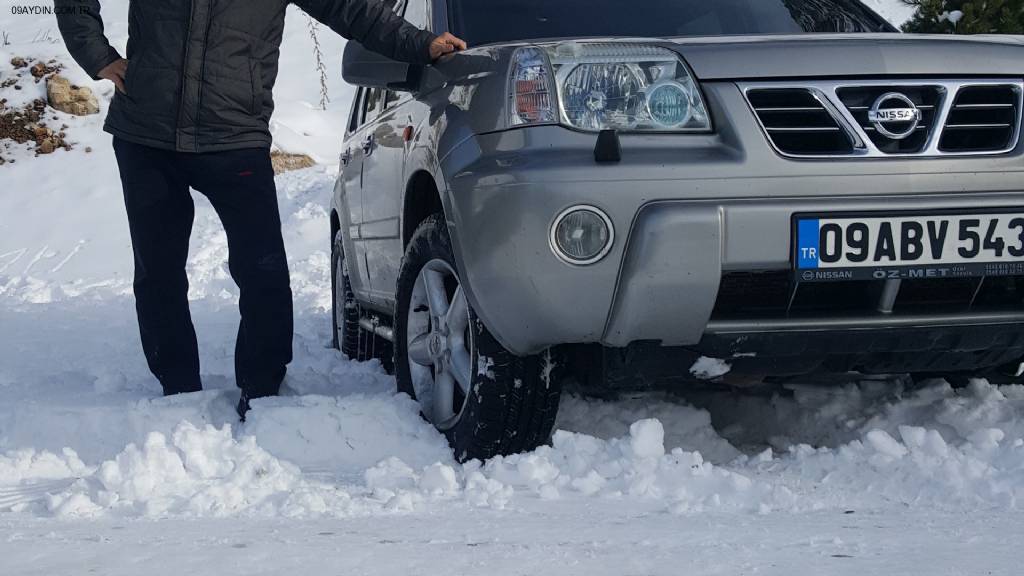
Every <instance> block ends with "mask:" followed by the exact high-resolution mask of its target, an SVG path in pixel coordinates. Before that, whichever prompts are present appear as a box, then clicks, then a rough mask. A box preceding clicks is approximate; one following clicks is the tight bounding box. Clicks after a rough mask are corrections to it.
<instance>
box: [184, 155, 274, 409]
mask: <svg viewBox="0 0 1024 576" xmlns="http://www.w3.org/2000/svg"><path fill="white" fill-rule="evenodd" d="M189 161H190V162H191V164H192V170H191V174H192V178H193V179H192V182H193V186H194V187H195V188H196V189H197V190H199V191H200V192H202V193H203V194H205V195H206V196H207V197H208V198H209V199H210V203H211V204H213V207H214V209H215V210H216V211H217V214H218V215H219V216H220V219H221V222H222V223H223V225H224V230H225V231H226V232H227V237H228V251H229V256H228V267H229V269H230V271H231V277H232V278H233V279H234V280H235V283H236V284H238V288H239V294H240V297H239V311H240V312H241V317H242V319H241V323H240V324H239V328H238V340H237V342H236V346H235V377H236V379H237V382H238V387H239V388H241V389H243V390H244V391H245V392H246V395H247V396H248V397H249V398H259V397H261V396H269V395H274V394H277V393H278V390H279V388H280V385H281V381H282V380H283V379H284V375H285V370H286V366H287V365H288V363H289V362H291V359H292V332H293V320H292V291H291V285H290V281H289V276H288V260H287V258H286V256H285V249H284V239H283V238H282V236H281V217H280V214H279V212H278V206H277V189H276V187H275V185H274V171H273V168H272V166H271V164H270V154H269V151H268V150H266V149H259V148H256V149H246V150H233V151H229V152H218V153H211V154H201V155H197V156H195V157H193V158H190V160H189Z"/></svg>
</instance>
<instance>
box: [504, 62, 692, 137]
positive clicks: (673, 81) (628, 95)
mask: <svg viewBox="0 0 1024 576" xmlns="http://www.w3.org/2000/svg"><path fill="white" fill-rule="evenodd" d="M509 92H510V95H511V99H512V107H511V109H512V118H511V123H512V125H522V124H533V123H552V122H554V121H555V119H556V118H557V119H558V121H560V122H561V123H562V124H564V125H566V126H570V127H572V128H577V129H580V130H589V131H600V130H608V129H613V130H619V131H623V132H645V131H646V132H664V131H669V132H689V131H707V130H709V129H710V128H711V124H710V122H709V120H708V113H707V108H705V106H704V101H703V99H702V97H701V94H700V90H699V89H698V87H697V84H696V82H695V81H694V79H693V75H692V74H691V73H690V70H689V68H688V67H687V66H686V63H685V62H683V61H682V59H680V58H679V56H678V55H677V54H676V53H675V52H672V51H671V50H668V49H665V48H661V47H659V46H649V45H645V44H626V43H610V42H604V43H578V42H566V43H563V44H558V45H553V46H545V47H543V48H541V47H532V46H531V47H525V48H520V49H519V50H517V51H516V53H515V55H514V56H513V63H512V75H511V81H510V86H509ZM556 108H557V109H556Z"/></svg>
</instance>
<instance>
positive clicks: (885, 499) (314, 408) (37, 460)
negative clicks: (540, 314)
mask: <svg viewBox="0 0 1024 576" xmlns="http://www.w3.org/2000/svg"><path fill="white" fill-rule="evenodd" d="M871 4H872V5H875V4H879V3H878V2H871ZM126 5H127V2H126V0H110V1H107V2H104V4H103V10H104V16H105V18H106V19H107V21H108V32H110V34H111V37H112V38H113V39H114V43H115V45H117V46H118V47H122V48H123V45H124V41H125V36H124V35H125V33H126V31H125V26H124V25H123V23H122V22H123V16H120V15H119V14H123V11H124V8H125V7H126ZM880 5H881V6H882V7H883V8H884V10H883V13H885V14H886V15H887V16H889V17H891V18H893V17H894V16H893V15H899V14H904V13H906V9H905V8H904V7H903V6H902V4H900V3H894V2H885V3H882V4H880ZM288 17H289V20H288V29H287V31H286V43H285V46H284V47H283V49H282V57H283V63H282V79H281V82H280V83H279V86H278V89H277V92H276V96H277V98H278V108H277V112H276V113H275V117H274V127H273V130H274V134H275V139H276V145H278V146H279V147H282V148H285V149H287V150H288V151H290V152H308V153H311V154H313V155H314V157H315V158H317V159H318V160H319V161H321V164H320V165H318V166H316V167H314V168H310V169H307V170H302V171H298V172H292V173H288V174H284V175H282V176H280V177H279V178H278V180H277V184H278V189H279V203H280V209H281V214H282V221H283V224H284V230H285V240H286V243H287V246H288V251H289V258H290V261H289V265H290V269H291V270H292V280H293V290H294V293H295V299H296V338H295V361H294V363H293V364H292V366H291V368H290V371H289V376H288V380H287V382H286V387H285V389H284V394H283V395H282V396H281V397H278V398H269V399H260V400H255V401H254V402H253V410H252V412H251V414H250V417H249V418H248V419H247V421H246V422H245V423H244V424H241V423H239V422H238V419H237V416H236V415H235V413H234V402H235V401H236V400H237V391H236V390H235V389H234V387H233V376H232V374H233V362H232V353H233V342H234V334H235V330H236V326H237V299H238V293H237V289H236V288H235V286H234V284H233V283H232V281H231V279H230V275H229V274H228V271H227V267H226V255H227V243H226V239H225V237H224V234H223V232H222V230H221V228H220V225H219V223H218V221H217V219H216V216H215V214H214V213H213V210H212V208H211V207H210V206H209V204H208V202H206V201H205V199H203V198H202V196H201V195H196V198H197V216H196V223H195V229H194V233H193V241H192V247H191V252H190V259H189V264H188V274H189V278H190V283H191V287H190V293H189V297H190V299H191V304H192V311H193V317H194V320H195V323H196V327H197V331H198V333H199V338H200V349H201V354H202V358H201V360H202V375H203V380H204V384H205V387H206V390H205V391H204V392H201V393H197V394H190V395H185V396H179V397H173V398H162V397H159V387H158V385H157V383H156V382H155V380H154V379H153V378H152V376H151V375H150V374H149V373H148V371H147V369H146V366H145V361H144V358H143V356H142V352H141V348H140V346H139V343H138V337H137V331H136V326H135V320H134V309H133V300H132V297H131V275H132V270H131V266H132V261H131V251H130V244H129V241H128V233H127V226H126V222H125V217H124V209H123V206H122V205H121V197H120V189H119V185H118V177H117V170H116V165H115V164H114V159H113V155H112V153H111V152H110V145H109V137H108V136H107V135H105V134H104V133H102V132H101V131H100V125H101V122H102V114H101V115H99V116H94V117H88V118H75V117H65V116H63V115H59V116H58V117H59V119H60V122H62V123H66V124H68V125H69V128H68V139H69V141H71V142H73V143H74V144H75V149H74V150H73V151H71V152H64V151H60V152H58V153H55V154H53V155H49V156H40V157H33V155H32V154H31V153H30V152H28V150H27V149H20V148H19V149H17V150H11V151H6V152H4V154H5V156H7V157H13V158H15V159H16V160H17V162H16V163H14V164H6V165H4V166H2V167H0V179H2V186H0V214H3V216H2V217H0V394H2V396H0V397H2V398H3V400H2V401H0V558H2V559H3V560H2V561H0V567H2V572H3V573H4V574H64V573H83V572H87V571H93V572H97V573H102V574H109V575H120V574H138V573H140V572H144V573H146V574H154V575H157V574H181V573H196V574H208V573H218V574H222V573H226V574H234V573H239V574H241V573H245V574H250V573H256V574H275V573H281V572H284V571H295V570H304V571H307V572H312V571H319V572H329V573H344V574H408V573H416V572H421V571H427V570H430V571H438V570H440V571H448V572H451V573H460V574H463V573H465V574H468V573H480V572H483V571H487V572H488V573H493V574H499V575H501V574H523V573H529V574H586V575H592V574H611V575H622V574H659V575H660V574H678V573H679V572H680V566H681V565H683V563H685V566H686V567H687V568H686V571H687V572H688V573H699V574H741V573H754V572H757V573H767V574H787V575H797V576H799V575H803V574H821V573H827V574H857V575H860V574H864V573H872V574H880V573H891V574H983V573H991V574H1015V573H1017V572H1018V566H1019V564H1020V558H1021V552H1020V544H1019V543H1020V542H1021V541H1022V539H1024V523H1022V522H1021V521H1020V519H1021V507H1022V506H1024V386H995V385H992V384H990V383H988V382H986V381H984V380H974V381H972V382H971V383H970V384H969V385H968V386H967V387H966V388H963V389H954V388H952V387H950V386H949V385H948V384H947V383H945V382H943V381H934V382H930V383H927V384H924V385H916V386H912V385H910V384H909V383H908V382H905V381H903V380H901V379H899V378H884V379H879V378H874V379H857V378H852V377H851V378H848V379H845V380H841V379H839V378H836V379H832V380H830V381H827V382H826V381H820V380H818V381H816V380H814V379H808V380H807V381H804V382H800V383H793V384H788V385H786V386H785V387H771V388H764V389H762V388H756V387H755V388H753V389H745V390H742V391H740V390H733V389H729V388H723V387H715V386H713V385H708V386H707V387H702V388H699V389H697V388H695V389H687V390H677V391H673V393H671V394H668V393H666V394H636V395H632V396H629V397H624V398H620V399H617V400H615V401H607V400H598V399H586V398H581V397H578V396H575V395H570V394H567V395H565V397H564V398H563V400H562V405H561V408H560V411H559V416H558V421H557V424H556V428H558V432H556V433H555V435H554V437H553V439H552V442H551V445H550V446H544V447H541V448H539V449H537V450H535V451H533V452H531V453H527V454H519V455H513V456H508V457H500V458H494V459H492V460H490V461H487V462H477V461H474V462H469V463H466V464H458V463H457V462H455V460H454V459H453V458H452V455H451V452H450V450H449V449H448V447H447V444H446V441H445V439H444V437H443V436H442V435H441V434H439V433H437V432H436V431H435V430H434V429H433V428H432V427H430V426H429V425H428V424H426V423H425V422H424V421H423V420H422V419H421V418H420V417H419V415H418V408H417V405H416V403H415V402H414V401H413V400H411V399H410V398H408V397H407V396H405V395H401V394H397V393H396V391H395V385H394V381H393V379H392V378H391V377H389V376H387V375H386V374H385V373H384V372H383V370H382V368H381V366H380V365H379V364H378V363H376V362H369V363H354V362H349V361H347V360H345V359H343V358H341V357H340V355H339V354H338V353H337V352H336V351H334V350H332V349H330V348H329V342H330V321H329V310H330V304H331V297H330V258H329V253H328V250H329V245H330V244H329V242H330V239H329V238H328V237H327V231H328V230H329V225H328V214H327V211H326V206H328V202H329V198H330V194H331V190H332V187H333V182H334V178H335V177H336V174H337V166H336V164H335V158H337V152H338V146H339V143H340V136H339V127H340V126H343V125H344V117H345V115H346V113H347V102H346V100H347V98H348V97H349V95H350V94H351V89H350V88H347V87H344V86H343V85H342V84H341V83H340V81H339V80H338V78H337V77H338V74H337V71H338V69H339V66H340V51H341V47H342V45H343V43H342V41H340V40H338V39H336V38H335V37H333V35H332V34H330V33H329V32H328V31H327V30H326V29H321V35H320V42H321V45H322V47H323V50H324V54H325V57H326V58H327V60H328V62H327V69H328V72H329V74H330V76H329V78H330V80H329V90H330V92H331V95H332V101H331V104H330V105H329V106H328V110H327V111H318V110H316V105H317V101H318V99H319V79H318V76H317V74H316V72H315V63H314V62H313V61H312V59H311V57H310V55H309V49H310V45H309V42H310V41H309V39H308V35H307V28H306V26H307V24H306V21H305V18H304V17H303V16H302V15H301V14H300V13H298V12H297V11H295V10H294V9H290V12H289V15H288ZM27 18H28V17H22V16H13V15H10V11H9V10H6V9H5V10H4V11H2V12H0V29H2V30H6V31H10V40H11V42H12V44H11V45H10V46H3V47H0V70H3V74H5V75H6V74H8V73H9V68H7V67H6V66H7V64H6V63H7V61H9V59H10V57H11V56H14V55H19V56H24V57H32V58H42V59H48V58H51V57H59V58H61V59H62V61H64V62H67V61H68V60H67V57H66V56H64V55H63V46H62V45H61V43H60V42H59V41H55V40H53V38H55V37H56V36H55V34H56V28H55V26H54V25H53V23H52V22H51V21H49V20H46V19H27ZM47 38H50V40H47ZM66 73H67V74H68V75H69V76H70V77H71V78H72V81H73V82H77V83H82V84H84V85H89V86H92V87H93V88H95V89H97V90H98V93H99V95H100V100H101V106H102V107H104V108H105V107H106V105H107V102H108V101H109V97H110V90H111V89H110V87H109V85H105V84H103V83H93V82H91V81H90V80H88V79H87V78H84V77H82V75H81V73H80V72H78V71H77V69H75V68H74V67H70V68H68V69H67V71H66ZM40 90H41V87H40V86H39V85H35V84H32V83H29V84H26V85H25V89H23V90H22V91H17V92H16V91H13V90H5V91H3V92H2V94H0V97H9V98H11V99H15V98H17V99H22V101H29V100H31V99H32V98H34V97H38V96H39V95H40V94H41V92H40ZM87 146H88V147H91V148H92V152H91V153H86V152H85V148H86V147H87ZM491 364H492V363H491V362H490V361H487V360H486V359H485V360H484V361H482V362H481V363H480V365H479V366H478V369H480V370H483V371H484V373H486V372H487V371H488V370H490V369H492V368H493V366H492V365H491ZM728 366H729V365H728V363H727V362H726V361H723V360H716V359H710V358H702V359H700V360H699V361H698V362H697V363H696V364H694V365H693V366H692V367H691V366H680V370H681V371H692V372H693V373H695V374H705V375H706V377H708V378H716V377H718V376H721V375H723V374H725V373H726V372H727V371H728ZM549 368H550V366H549Z"/></svg>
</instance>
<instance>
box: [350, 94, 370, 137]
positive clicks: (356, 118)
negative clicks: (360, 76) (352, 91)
mask: <svg viewBox="0 0 1024 576" xmlns="http://www.w3.org/2000/svg"><path fill="white" fill-rule="evenodd" d="M364 92H366V89H365V88H359V89H358V90H356V95H355V97H354V98H353V99H352V112H351V113H350V114H349V118H348V131H349V132H355V131H356V130H358V129H359V125H360V124H361V123H362V119H363V93H364Z"/></svg>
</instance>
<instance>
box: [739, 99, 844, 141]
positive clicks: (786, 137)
mask: <svg viewBox="0 0 1024 576" xmlns="http://www.w3.org/2000/svg"><path fill="white" fill-rule="evenodd" d="M747 98H749V100H750V104H751V106H753V107H754V110H755V111H756V112H757V115H758V117H759V118H760V119H761V125H762V126H764V129H765V131H766V132H767V133H768V137H769V138H771V139H772V142H773V143H774V144H775V145H776V146H777V147H778V148H779V149H780V150H782V151H784V152H785V153H788V154H795V155H804V154H849V153H851V152H853V142H852V141H851V140H850V138H849V136H847V134H846V133H845V132H844V131H843V129H842V127H841V126H840V125H839V122H838V121H837V120H836V118H835V115H834V114H833V113H832V112H830V111H829V110H828V109H827V108H826V107H825V105H824V104H823V103H822V102H823V100H822V99H821V98H820V97H819V96H818V95H817V94H816V93H815V92H814V91H812V90H808V89H806V88H768V89H764V90H750V91H749V92H747Z"/></svg>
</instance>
